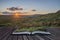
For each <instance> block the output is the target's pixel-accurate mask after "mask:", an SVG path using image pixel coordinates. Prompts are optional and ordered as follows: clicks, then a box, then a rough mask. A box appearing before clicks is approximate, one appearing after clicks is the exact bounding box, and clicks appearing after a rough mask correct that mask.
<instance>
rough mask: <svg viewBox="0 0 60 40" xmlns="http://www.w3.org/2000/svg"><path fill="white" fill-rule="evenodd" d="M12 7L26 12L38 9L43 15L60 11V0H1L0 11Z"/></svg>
mask: <svg viewBox="0 0 60 40" xmlns="http://www.w3.org/2000/svg"><path fill="white" fill-rule="evenodd" d="M10 7H20V8H23V9H24V11H30V10H32V9H36V10H37V11H39V12H41V13H42V12H43V13H45V12H46V13H48V12H56V11H58V10H60V0H0V11H6V8H10Z"/></svg>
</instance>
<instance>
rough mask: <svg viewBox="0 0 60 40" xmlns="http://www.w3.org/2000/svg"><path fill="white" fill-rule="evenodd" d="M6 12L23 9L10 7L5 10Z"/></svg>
mask: <svg viewBox="0 0 60 40" xmlns="http://www.w3.org/2000/svg"><path fill="white" fill-rule="evenodd" d="M7 10H10V11H17V10H23V8H18V7H11V8H7Z"/></svg>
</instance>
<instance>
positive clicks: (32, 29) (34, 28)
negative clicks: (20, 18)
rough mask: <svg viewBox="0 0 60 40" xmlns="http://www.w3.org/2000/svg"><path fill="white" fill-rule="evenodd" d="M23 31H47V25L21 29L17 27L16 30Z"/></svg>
mask: <svg viewBox="0 0 60 40" xmlns="http://www.w3.org/2000/svg"><path fill="white" fill-rule="evenodd" d="M22 31H29V32H33V31H46V26H44V27H30V28H21V29H17V30H16V32H22Z"/></svg>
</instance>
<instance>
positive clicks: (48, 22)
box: [0, 10, 60, 31]
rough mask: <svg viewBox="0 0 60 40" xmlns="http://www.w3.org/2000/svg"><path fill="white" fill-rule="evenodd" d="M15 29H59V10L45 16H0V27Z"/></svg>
mask: <svg viewBox="0 0 60 40" xmlns="http://www.w3.org/2000/svg"><path fill="white" fill-rule="evenodd" d="M2 26H3V27H15V28H18V29H22V30H28V31H34V30H41V29H42V30H45V29H46V28H49V27H60V10H59V11H57V12H56V13H48V14H45V15H40V14H35V15H19V16H18V17H15V16H14V15H0V27H2ZM18 31H19V30H18Z"/></svg>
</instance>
